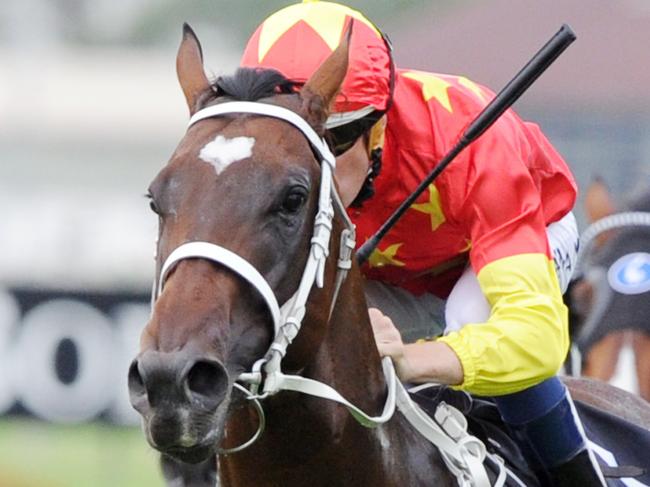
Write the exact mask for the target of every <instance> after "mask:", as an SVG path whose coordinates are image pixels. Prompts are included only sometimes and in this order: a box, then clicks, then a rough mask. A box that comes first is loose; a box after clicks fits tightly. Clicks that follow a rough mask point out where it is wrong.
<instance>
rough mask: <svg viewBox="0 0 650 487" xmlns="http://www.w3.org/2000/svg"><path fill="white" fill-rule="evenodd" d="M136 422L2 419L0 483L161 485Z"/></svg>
mask: <svg viewBox="0 0 650 487" xmlns="http://www.w3.org/2000/svg"><path fill="white" fill-rule="evenodd" d="M163 485H164V482H163V480H162V476H161V474H160V472H159V469H158V456H157V454H156V453H155V452H154V451H153V450H152V449H151V448H150V447H149V446H148V445H147V444H146V441H145V439H144V436H143V434H142V432H141V431H140V429H139V428H121V427H115V426H109V425H106V424H101V423H91V424H84V425H75V426H62V425H54V424H50V423H44V422H42V421H34V420H28V419H2V420H0V487H162V486H163Z"/></svg>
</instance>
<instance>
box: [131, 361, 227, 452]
mask: <svg viewBox="0 0 650 487" xmlns="http://www.w3.org/2000/svg"><path fill="white" fill-rule="evenodd" d="M128 384H129V395H130V399H131V404H132V405H133V407H134V408H135V409H136V410H137V411H138V412H139V413H140V414H141V415H142V417H143V420H144V429H145V432H146V435H147V439H148V441H149V443H150V444H151V446H153V447H154V448H156V449H157V450H159V451H161V452H163V453H167V454H170V455H172V456H174V457H177V458H182V457H185V456H186V455H185V453H187V454H191V453H196V452H203V451H204V450H205V451H206V454H209V453H210V451H209V450H211V449H213V445H214V443H215V441H214V440H215V439H214V438H213V436H214V435H215V430H218V429H219V428H218V426H219V425H221V424H223V419H224V418H223V416H224V415H225V410H226V409H227V402H228V401H227V399H228V396H229V393H228V392H229V390H230V384H229V378H228V373H227V371H226V369H225V367H224V366H223V365H222V364H221V363H220V362H218V361H216V360H213V359H207V358H197V357H196V356H192V354H189V353H187V352H185V351H183V350H181V351H177V352H158V351H146V352H144V353H142V354H140V356H139V357H138V358H136V359H135V360H134V361H133V363H132V364H131V367H130V369H129V376H128ZM220 406H221V407H220ZM214 447H216V445H214ZM190 456H192V457H194V456H196V457H197V458H196V459H195V460H196V461H200V460H202V458H200V457H202V456H203V454H199V455H194V454H191V455H190Z"/></svg>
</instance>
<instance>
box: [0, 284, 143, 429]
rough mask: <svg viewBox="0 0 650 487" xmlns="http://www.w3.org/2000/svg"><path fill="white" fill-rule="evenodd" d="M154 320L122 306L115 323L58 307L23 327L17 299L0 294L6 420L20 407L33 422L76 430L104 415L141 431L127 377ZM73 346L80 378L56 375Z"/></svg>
mask: <svg viewBox="0 0 650 487" xmlns="http://www.w3.org/2000/svg"><path fill="white" fill-rule="evenodd" d="M148 319H149V306H148V305H146V304H135V303H122V304H118V305H116V306H115V307H114V308H113V309H112V310H111V315H110V316H107V315H106V314H104V313H102V312H101V311H99V310H98V309H97V308H95V307H93V306H91V305H90V304H88V303H84V302H82V301H79V300H72V299H52V300H49V301H44V302H42V303H40V304H38V305H37V306H35V307H34V308H32V309H30V310H29V311H28V312H27V313H26V314H25V315H24V316H23V318H22V322H21V320H20V314H19V308H18V305H17V303H16V301H15V299H14V298H13V297H12V296H11V295H9V294H7V293H4V292H2V291H0V414H3V413H6V412H7V411H8V410H9V409H10V408H11V407H12V406H13V405H14V404H16V402H18V401H19V402H20V404H21V405H23V406H24V407H25V408H26V409H27V410H28V411H29V412H30V413H32V414H34V415H35V416H37V417H39V418H41V419H45V420H48V421H54V422H65V423H74V422H82V421H87V420H90V419H93V418H95V417H97V416H98V415H100V414H106V416H107V417H108V418H110V419H111V420H112V421H114V422H116V423H119V424H138V422H139V417H138V415H137V413H136V412H135V411H134V410H133V409H132V408H131V405H130V403H129V398H128V388H127V372H128V368H129V364H130V362H131V360H133V358H134V357H135V355H136V353H137V349H138V338H139V335H140V331H141V330H142V328H143V327H144V325H145V323H146V322H147V320H148ZM66 342H67V343H71V344H73V345H74V349H75V353H76V358H77V360H76V372H75V373H74V374H73V376H72V377H70V378H69V380H65V381H64V380H62V378H60V377H59V376H58V375H57V370H56V359H57V352H58V350H59V349H60V346H61V344H62V343H66Z"/></svg>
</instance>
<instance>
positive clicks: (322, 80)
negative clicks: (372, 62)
mask: <svg viewBox="0 0 650 487" xmlns="http://www.w3.org/2000/svg"><path fill="white" fill-rule="evenodd" d="M351 35H352V22H350V26H349V27H348V30H347V32H346V33H345V35H344V36H343V41H341V43H340V44H339V46H338V47H337V48H336V50H335V51H334V52H333V53H332V54H330V56H329V57H328V58H327V59H326V60H325V61H324V62H323V64H321V65H320V67H319V68H318V70H316V72H315V73H314V74H313V75H312V76H311V78H309V80H308V81H307V83H305V86H303V88H302V90H300V96H301V97H302V100H303V103H302V115H303V117H304V118H305V119H306V120H307V121H308V122H309V123H310V124H311V125H312V126H313V127H314V128H315V129H317V130H321V129H322V128H323V124H324V123H325V121H326V120H327V117H328V115H329V111H330V107H331V105H332V103H333V102H334V99H335V97H336V94H337V93H338V91H339V88H340V87H341V85H342V84H343V80H344V79H345V75H346V73H347V71H348V51H349V47H350V37H351Z"/></svg>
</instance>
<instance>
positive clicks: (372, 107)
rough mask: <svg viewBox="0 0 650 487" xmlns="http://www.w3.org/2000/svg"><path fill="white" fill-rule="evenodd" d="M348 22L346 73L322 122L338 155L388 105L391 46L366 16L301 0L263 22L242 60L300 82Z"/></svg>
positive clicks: (391, 78) (330, 4)
mask: <svg viewBox="0 0 650 487" xmlns="http://www.w3.org/2000/svg"><path fill="white" fill-rule="evenodd" d="M350 22H353V28H352V36H351V39H350V48H349V58H348V72H347V75H346V77H345V80H344V82H343V84H342V86H341V90H340V91H339V94H338V96H337V98H336V100H335V102H334V106H333V107H332V112H333V113H332V114H331V115H330V117H329V118H328V120H327V123H326V127H327V128H328V129H330V133H331V134H332V135H333V137H334V139H335V142H334V145H335V149H337V150H336V152H338V153H341V152H343V151H344V150H345V149H346V148H347V147H349V146H350V145H351V144H352V143H353V142H354V141H355V140H356V139H357V138H358V137H359V136H360V135H361V134H363V133H365V132H366V131H367V130H368V129H369V128H370V127H372V126H373V125H374V124H375V123H376V122H377V121H378V120H379V119H380V118H381V116H382V115H383V114H384V113H385V112H386V110H388V108H389V107H390V104H391V99H392V90H393V83H394V66H393V60H392V56H391V47H390V43H389V41H388V39H387V38H386V37H385V36H384V35H383V34H382V32H381V31H380V30H379V29H378V28H377V27H376V26H375V25H374V24H373V23H372V22H371V21H370V20H368V19H367V18H366V17H365V16H364V15H363V14H362V13H360V12H358V11H357V10H354V9H352V8H350V7H346V6H344V5H341V4H338V3H333V2H320V1H314V0H305V1H303V2H302V3H297V4H294V5H290V6H288V7H286V8H283V9H282V10H279V11H278V12H276V13H274V14H272V15H271V16H270V17H268V18H267V19H266V20H264V22H262V23H261V24H260V25H259V26H258V27H257V29H256V30H255V32H254V33H253V35H252V36H251V38H250V39H249V41H248V44H247V45H246V49H245V50H244V55H243V57H242V60H241V66H243V67H252V68H256V67H259V68H271V69H275V70H277V71H279V72H280V73H282V74H283V75H284V76H286V77H287V78H288V79H289V80H291V81H293V82H295V83H296V84H297V86H300V85H302V84H304V83H305V82H306V81H307V80H308V79H309V78H310V76H311V75H312V74H314V73H315V72H316V70H317V69H318V67H319V66H320V65H321V63H322V62H323V61H324V60H325V59H326V58H327V57H328V56H329V55H330V54H331V53H332V52H333V51H334V50H335V49H336V47H337V46H338V45H339V43H340V41H341V40H342V39H343V36H344V35H345V34H346V33H347V30H348V26H349V25H350Z"/></svg>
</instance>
